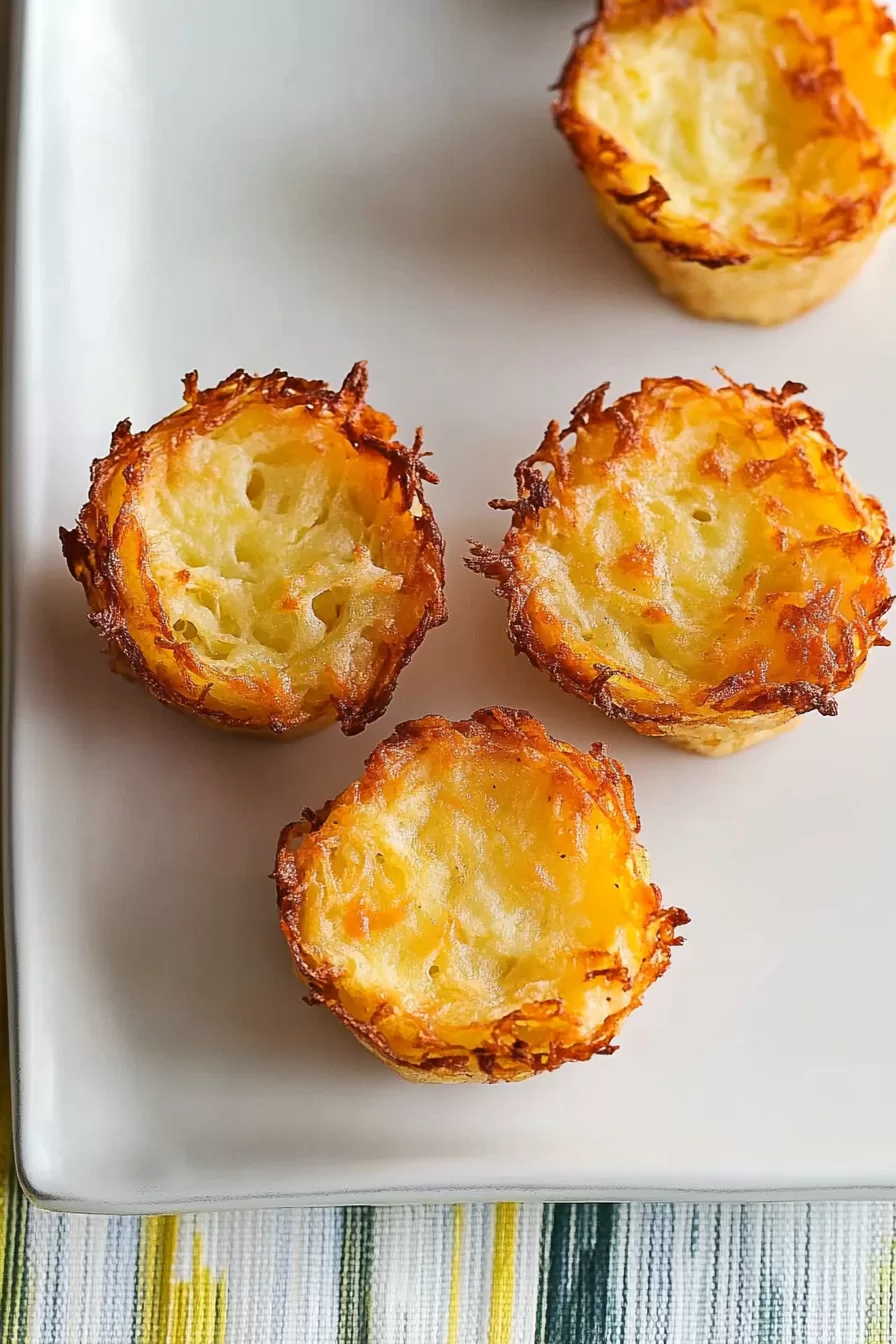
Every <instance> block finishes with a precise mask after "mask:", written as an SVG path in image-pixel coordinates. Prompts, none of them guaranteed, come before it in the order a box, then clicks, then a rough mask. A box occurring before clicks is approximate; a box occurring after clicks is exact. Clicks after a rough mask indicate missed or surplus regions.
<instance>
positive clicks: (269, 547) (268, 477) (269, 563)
mask: <svg viewBox="0 0 896 1344" xmlns="http://www.w3.org/2000/svg"><path fill="white" fill-rule="evenodd" d="M386 495H387V487H386V481H385V468H383V469H378V468H377V467H375V466H374V467H371V465H370V461H369V459H366V460H362V459H361V458H360V457H359V455H358V454H357V453H356V451H355V450H354V449H353V448H352V446H351V445H350V444H349V443H348V442H347V441H346V440H345V439H344V438H343V437H342V436H341V435H340V434H338V433H337V432H336V431H335V430H334V429H333V428H332V427H331V426H329V425H327V424H326V423H322V422H321V420H320V419H319V418H318V417H312V416H311V415H309V414H308V413H307V412H305V411H304V410H301V409H297V410H289V411H286V412H282V413H277V414H276V415H275V414H273V413H268V414H267V415H266V416H264V418H260V416H259V414H258V413H257V412H254V411H250V412H244V413H243V414H242V415H240V416H238V417H237V418H236V419H235V420H234V421H232V422H231V423H230V424H228V425H227V426H226V427H224V428H222V429H221V430H219V431H217V432H215V433H212V434H209V435H208V436H206V437H197V438H194V439H192V440H191V441H190V442H189V443H188V444H187V445H185V446H183V447H180V448H179V449H178V451H177V453H176V454H172V455H170V456H168V457H167V458H163V459H161V460H160V461H159V463H158V465H154V466H153V468H152V475H151V477H150V479H149V480H148V481H147V482H146V483H145V485H144V487H143V488H142V490H141V492H140V496H139V503H138V505H137V513H138V520H139V522H140V523H141V525H142V527H143V529H144V532H145V534H146V536H147V539H148V542H149V565H150V569H151V572H152V574H153V576H154V577H155V579H156V582H157V584H158V585H159V587H160V590H161V591H162V592H163V593H164V601H165V605H166V609H167V615H168V620H169V623H170V625H171V626H172V628H173V630H174V632H175V634H176V635H177V636H179V637H180V639H181V640H183V641H185V642H186V643H189V644H190V645H192V646H193V648H194V649H195V651H196V652H197V653H198V654H199V656H200V657H202V658H203V659H208V660H211V661H213V662H214V663H216V664H219V665H220V666H221V670H223V671H224V672H226V673H227V674H228V675H234V676H235V675H244V676H253V677H254V676H261V677H265V676H267V675H270V674H271V673H272V672H273V673H275V674H277V675H279V676H280V677H281V678H284V679H285V680H286V681H287V682H291V683H294V684H295V685H296V686H302V685H307V684H308V683H311V682H314V681H316V680H319V679H320V678H321V677H322V676H325V675H328V674H330V675H331V677H332V681H333V685H332V687H331V688H330V689H331V690H333V691H338V688H339V686H340V684H343V683H346V682H349V681H351V679H352V678H353V677H354V676H357V675H358V674H359V673H360V674H363V673H364V672H366V671H367V670H368V668H369V665H370V664H371V662H372V660H373V658H374V652H375V642H376V639H377V637H379V636H381V635H382V633H383V631H384V630H391V631H393V632H394V631H395V630H396V629H402V628H403V624H404V622H405V621H406V620H407V613H406V612H404V613H403V610H402V609H403V607H406V603H403V602H402V597H401V589H402V582H403V580H402V576H401V572H400V571H401V562H400V558H399V556H400V552H399V550H398V547H399V545H400V543H401V542H402V541H403V540H406V539H407V536H408V535H409V533H410V531H411V529H412V526H413V525H412V523H411V520H410V519H409V518H407V516H406V515H402V512H401V510H400V509H398V508H397V507H396V504H395V501H394V500H392V501H389V500H388V499H387V498H386Z"/></svg>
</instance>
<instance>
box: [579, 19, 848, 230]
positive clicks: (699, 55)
mask: <svg viewBox="0 0 896 1344" xmlns="http://www.w3.org/2000/svg"><path fill="white" fill-rule="evenodd" d="M791 8H792V7H790V6H788V5H785V4H780V5H777V6H775V5H771V4H769V3H768V0H764V2H763V3H762V4H761V5H760V4H756V3H753V4H749V3H748V4H744V3H742V2H741V0H714V2H711V3H708V4H706V5H695V6H694V7H692V8H691V9H689V10H687V11H684V12H681V13H678V14H672V15H667V16H665V17H664V18H662V19H660V20H659V21H658V22H655V23H651V24H648V25H643V26H642V25H633V26H631V27H627V28H626V27H615V28H612V27H611V31H610V32H609V33H607V35H606V52H605V55H604V57H603V58H602V59H601V60H600V62H599V63H598V64H597V65H595V66H594V67H591V68H587V69H586V70H585V71H584V72H583V75H582V77H581V82H580V86H579V88H578V91H577V102H578V104H579V107H580V109H581V111H582V112H583V113H584V114H585V115H586V116H587V117H588V118H589V119H590V120H591V121H593V122H594V123H595V124H597V125H599V126H600V127H602V128H604V129H606V130H607V131H608V132H609V133H610V135H611V136H612V137H613V139H614V140H616V141H617V142H618V143H620V144H622V145H624V146H625V148H626V150H627V151H628V153H629V156H630V158H631V159H633V160H634V161H635V162H636V163H638V164H640V165H643V170H644V186H645V187H646V185H647V180H648V177H649V175H650V174H651V173H652V174H653V175H654V176H656V177H657V178H658V179H659V180H660V181H661V182H662V184H663V186H664V187H665V189H666V190H667V191H668V192H669V195H670V201H669V202H668V204H667V205H666V206H665V207H664V210H665V211H666V212H674V213H676V214H679V215H681V216H684V217H689V218H698V219H704V220H707V221H709V222H711V223H712V224H713V225H714V226H715V227H716V228H717V229H718V230H719V231H720V232H721V233H722V234H723V235H724V236H726V237H729V238H732V239H734V240H735V241H737V242H739V243H741V244H743V245H748V244H749V243H750V242H751V241H752V238H751V234H752V233H756V234H759V235H760V236H761V237H763V238H765V239H768V240H770V241H778V242H780V241H786V240H788V239H790V238H792V237H794V236H795V235H796V234H797V233H799V232H800V231H801V230H802V229H803V228H804V227H805V224H806V220H807V218H808V215H809V214H813V215H814V214H823V212H824V210H825V209H827V208H828V206H829V204H830V202H831V200H834V199H836V200H842V199H843V198H849V197H850V196H854V195H855V194H856V192H857V191H858V190H859V189H860V186H857V183H858V184H861V179H862V172H863V164H862V162H861V159H860V155H859V152H858V150H857V148H856V144H855V140H854V138H851V137H850V136H849V135H848V134H846V133H845V132H844V130H843V129H842V128H841V127H838V124H837V120H836V119H835V118H834V117H832V115H831V114H830V112H828V111H827V110H826V109H825V108H824V106H823V103H822V100H821V97H820V94H819V92H818V90H815V91H810V89H809V88H808V87H806V86H804V87H803V88H802V89H801V91H800V92H799V93H798V94H797V93H796V92H795V91H794V88H793V85H792V83H789V82H788V78H787V75H786V74H785V70H789V71H797V70H799V69H800V68H802V67H805V66H807V65H809V66H810V68H811V66H814V67H816V68H817V67H818V65H819V62H821V63H822V64H823V63H824V60H825V57H824V54H823V51H822V49H821V48H820V47H818V44H817V43H816V42H814V41H813V37H814V36H815V35H814V34H813V33H812V32H811V31H810V30H811V26H812V17H811V15H810V16H807V15H806V14H805V13H802V14H801V15H800V16H799V18H798V19H796V20H794V19H793V18H791V17H790V11H791ZM807 24H808V27H807ZM782 66H783V67H784V68H783V69H782Z"/></svg>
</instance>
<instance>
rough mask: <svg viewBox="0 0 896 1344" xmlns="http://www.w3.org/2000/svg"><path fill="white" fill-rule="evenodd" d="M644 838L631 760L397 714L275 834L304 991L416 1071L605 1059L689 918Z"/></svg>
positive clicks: (512, 720)
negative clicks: (317, 802)
mask: <svg viewBox="0 0 896 1344" xmlns="http://www.w3.org/2000/svg"><path fill="white" fill-rule="evenodd" d="M638 829H639V822H638V817H637V814H636V812H635V808H634V801H633V795H632V785H631V780H630V779H629V777H628V776H627V775H626V773H625V771H624V770H623V768H622V766H621V765H619V764H618V762H616V761H614V760H613V759H612V758H611V757H610V756H608V755H607V754H606V753H605V752H604V750H603V748H602V747H600V746H599V745H596V746H594V747H593V748H592V750H591V754H590V755H589V754H587V753H585V752H583V751H579V750H578V749H577V748H575V747H572V746H569V745H568V744H567V743H565V742H557V741H555V740H554V739H553V738H552V737H550V736H549V735H548V733H547V732H546V731H545V729H544V728H543V726H542V725H541V724H540V723H539V722H538V721H537V720H536V719H534V718H532V716H531V715H529V714H526V713H524V712H523V711H521V710H510V709H483V710H479V711H478V712H477V713H475V714H474V715H473V717H472V718H471V719H469V720H466V721H464V722H461V723H450V722H448V720H446V719H443V718H440V717H438V716H436V715H433V716H430V717H428V718H424V719H419V720H417V721H415V722H411V723H403V724H401V725H399V727H398V728H397V729H396V730H395V732H394V733H393V735H392V736H391V737H389V738H387V739H386V741H384V742H382V743H381V744H380V745H379V746H378V747H377V748H376V750H375V751H374V752H373V754H372V755H371V756H370V758H369V760H368V761H367V764H366V768H365V770H364V773H363V775H362V776H361V778H360V779H359V780H358V782H357V783H355V784H352V785H350V787H349V788H347V789H346V790H345V791H344V792H343V793H342V794H340V796H339V797H338V798H337V799H336V800H335V802H332V803H328V804H327V805H326V806H325V807H324V808H323V809H322V810H321V811H320V812H317V813H315V812H311V811H308V812H306V813H305V817H304V820H302V821H300V822H296V823H293V824H291V825H289V826H287V827H286V828H285V829H284V831H283V832H282V834H281V836H280V842H279V846H278V852H277V862H276V870H275V878H276V882H277V891H278V898H279V905H280V922H281V927H282V929H283V933H284V935H285V937H286V940H287V942H288V944H289V947H290V950H291V952H292V956H293V958H294V961H295V966H296V969H297V971H298V973H299V974H300V975H301V976H302V977H303V979H304V980H305V981H306V982H307V983H308V985H309V987H310V992H309V995H308V999H307V1001H308V1002H309V1003H322V1004H325V1005H326V1007H327V1008H329V1009H330V1011H331V1012H333V1013H334V1014H335V1015H336V1016H337V1017H338V1018H339V1019H340V1020H341V1021H342V1022H343V1023H344V1024H345V1025H346V1026H347V1027H348V1028H349V1030H350V1031H352V1032H353V1033H354V1034H355V1035H356V1036H357V1037H358V1039H359V1040H360V1041H362V1042H363V1044H364V1045H365V1046H367V1047H368V1049H370V1050H371V1051H372V1052H373V1053H374V1054H375V1055H377V1056H378V1057H379V1058H380V1059H382V1060H383V1061H384V1062H385V1063H387V1064H389V1065H390V1066H391V1067H392V1068H393V1069H395V1070H396V1071H397V1072H398V1073H400V1074H402V1076H404V1077H406V1078H409V1079H411V1080H412V1081H414V1082H432V1083H436V1082H501V1081H513V1080H517V1079H521V1078H528V1077H530V1076H531V1075H532V1074H536V1073H541V1072H544V1071H546V1070H550V1069H556V1068H558V1067H559V1066H560V1065H561V1064H563V1063H565V1062H566V1061H567V1060H574V1059H575V1060H584V1059H588V1058H589V1057H590V1056H591V1055H594V1054H608V1053H610V1052H611V1051H612V1050H613V1049H614V1048H615V1047H614V1046H613V1043H612V1042H613V1038H614V1036H615V1034H616V1031H617V1029H618V1027H619V1025H620V1023H621V1021H622V1020H623V1018H624V1017H625V1016H626V1015H627V1014H628V1013H630V1012H631V1011H632V1010H633V1009H634V1008H636V1007H637V1006H638V1004H639V1003H640V1001H641V997H642V995H643V994H644V991H645V990H646V989H647V987H648V986H649V985H650V984H651V983H652V982H653V981H654V980H656V979H657V977H658V976H660V975H661V974H662V973H663V971H665V969H666V967H667V965H668V962H669V957H670V949H671V948H672V947H673V946H674V945H675V944H676V943H678V942H680V941H681V940H680V938H679V937H678V936H677V933H676V930H677V928H678V926H679V925H680V924H682V923H685V922H687V916H686V915H685V914H684V913H683V912H682V911H681V910H676V909H669V910H664V909H662V908H661V903H660V892H659V889H658V888H657V887H655V886H653V885H652V884H651V882H650V880H649V876H650V874H649V865H648V861H647V856H646V854H645V852H644V850H643V848H642V847H641V845H640V844H639V843H638V841H637V838H636V837H637V833H638Z"/></svg>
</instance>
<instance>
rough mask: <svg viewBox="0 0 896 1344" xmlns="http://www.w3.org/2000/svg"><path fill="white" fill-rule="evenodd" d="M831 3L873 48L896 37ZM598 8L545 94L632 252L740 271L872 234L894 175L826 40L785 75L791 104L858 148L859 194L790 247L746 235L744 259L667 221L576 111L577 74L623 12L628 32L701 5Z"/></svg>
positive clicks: (693, 229)
mask: <svg viewBox="0 0 896 1344" xmlns="http://www.w3.org/2000/svg"><path fill="white" fill-rule="evenodd" d="M834 3H835V4H836V5H839V6H840V7H841V8H844V9H849V10H850V11H851V12H853V13H854V15H855V22H856V23H857V24H860V25H862V26H864V27H866V28H868V30H869V32H871V33H872V34H873V36H874V37H875V38H877V39H879V38H880V36H881V35H882V34H884V33H889V32H894V31H896V28H894V25H893V23H892V21H891V20H890V18H889V16H888V15H887V14H886V13H885V12H884V11H883V10H882V9H880V8H879V7H878V6H877V5H875V4H874V3H871V2H870V0H834ZM598 8H599V12H598V14H597V17H596V18H594V19H590V20H589V21H588V22H586V23H583V24H581V25H580V26H579V27H578V28H577V29H576V30H575V32H574V34H573V45H572V50H571V51H570V54H569V56H568V58H567V60H566V63H565V65H564V66H563V69H562V71H561V72H560V76H559V78H558V80H557V83H556V85H555V86H554V87H555V90H556V93H557V97H556V99H555V101H554V104H553V114H554V121H555V123H556V125H557V128H558V130H560V131H561V132H562V134H563V135H564V136H565V137H566V140H567V141H568V143H569V146H570V148H571V150H572V152H573V156H574V158H575V160H576V163H577V164H578V166H579V168H581V169H582V171H583V172H585V173H586V174H587V176H588V178H589V180H590V181H591V183H592V185H593V186H594V187H595V188H596V189H597V190H598V191H600V192H603V193H604V194H605V195H606V196H607V197H608V198H609V199H610V200H611V201H612V202H613V203H614V205H615V207H616V209H617V212H618V220H619V222H620V224H621V226H622V228H623V229H624V231H625V233H626V234H627V236H628V237H629V238H630V239H631V241H632V242H633V243H653V244H656V245H657V246H658V247H660V248H662V250H663V251H664V252H665V253H667V255H669V256H671V257H676V258H678V260H680V261H686V262H695V263H697V264H698V265H700V266H706V267H708V268H710V269H715V268H718V267H722V266H743V265H745V264H746V263H747V262H750V261H754V260H757V259H759V258H761V257H762V256H763V255H768V254H769V253H776V254H779V255H788V256H791V257H793V258H799V257H806V256H813V255H816V256H817V255H820V254H823V253H825V252H828V251H829V250H830V249H831V248H834V247H836V246H838V245H839V244H840V243H845V242H848V241H850V240H855V239H858V238H860V237H862V236H863V235H865V234H867V233H869V232H870V231H872V230H873V229H875V228H877V227H878V226H879V223H880V215H881V212H882V210H883V209H884V207H885V206H888V201H889V193H890V189H891V188H892V186H893V183H894V180H896V165H894V164H893V163H892V161H891V160H890V158H889V156H888V155H887V154H886V152H885V150H884V147H883V145H882V144H881V141H880V139H879V137H878V135H877V134H876V133H875V131H874V130H873V129H872V127H871V126H869V125H868V123H867V121H866V120H865V118H864V116H863V114H862V111H861V109H860V107H859V106H858V105H857V103H856V101H855V100H854V98H853V96H852V94H851V93H850V90H849V89H848V87H847V85H846V81H845V78H844V75H843V72H842V70H841V69H840V68H839V66H838V65H837V63H836V59H835V54H834V47H833V43H832V42H831V40H830V39H829V38H827V37H819V38H817V39H815V40H814V53H813V57H812V58H807V60H806V62H805V63H804V64H803V65H801V66H800V67H799V68H797V69H795V70H792V71H786V72H784V73H785V74H786V75H787V77H788V83H789V84H790V88H791V91H792V92H793V94H794V96H795V97H798V98H813V99H815V100H816V101H817V102H819V103H820V105H821V106H822V107H823V108H824V110H825V112H826V113H827V116H828V118H829V120H830V122H831V125H832V126H836V127H837V129H838V131H839V132H840V133H841V134H843V135H847V136H849V137H850V138H851V139H853V140H854V141H855V142H856V143H857V144H859V145H861V146H862V147H863V150H864V152H863V176H864V179H865V190H864V191H863V192H862V194H861V195H859V196H857V197H855V198H849V199H843V198H836V199H834V198H832V199H831V204H830V208H829V210H827V211H826V212H825V213H824V215H823V217H822V219H821V221H820V222H819V225H818V227H817V228H816V229H815V230H814V231H812V230H810V231H808V232H806V233H805V235H804V236H803V237H798V236H795V237H794V239H793V240H792V241H790V242H787V241H774V240H772V239H766V238H763V237H761V236H760V235H759V234H756V233H755V232H754V233H753V234H752V235H751V239H750V247H749V249H747V250H745V249H744V248H743V247H738V246H736V245H735V244H734V243H733V242H732V240H730V239H727V238H725V237H724V236H723V235H722V234H721V233H719V232H718V231H717V230H716V229H715V228H713V227H712V225H711V224H710V223H709V222H708V221H707V220H705V219H700V218H697V217H688V216H680V215H673V216H671V217H669V216H668V215H667V214H666V213H665V212H664V208H663V207H664V206H665V205H666V203H667V202H668V201H669V199H670V196H669V193H668V191H667V190H666V188H665V187H664V186H663V184H662V182H661V181H660V180H659V179H658V178H657V177H655V176H654V175H653V174H649V181H648V184H647V186H646V187H644V185H643V183H644V171H645V166H644V165H643V164H638V163H637V162H636V161H635V160H634V159H632V157H631V155H630V154H629V152H628V150H627V149H626V148H625V145H624V144H621V143H620V142H619V141H618V140H615V139H614V138H613V136H611V135H610V134H609V133H608V132H606V131H604V130H603V129H602V128H601V127H600V126H598V125H596V124H595V123H594V122H592V121H591V120H589V119H588V118H587V117H585V116H584V115H583V114H582V113H581V112H580V111H579V109H578V107H577V87H578V81H579V78H580V77H581V75H582V73H583V72H584V71H585V70H586V69H587V68H588V67H590V66H594V65H597V64H599V62H600V59H601V55H602V52H603V50H604V44H605V40H606V35H607V33H608V31H609V30H610V28H611V26H612V22H613V19H614V18H616V17H617V16H618V15H619V14H620V13H621V12H622V10H623V9H625V11H626V12H627V13H628V14H631V15H632V20H633V23H641V24H643V25H644V26H647V25H649V24H652V23H659V22H662V21H663V20H664V19H671V18H674V17H675V16H676V15H680V14H682V13H684V12H686V11H687V10H689V9H696V10H701V11H702V9H703V5H702V3H701V0H627V3H625V4H622V3H620V0H604V3H602V4H599V6H598ZM792 21H793V22H794V24H795V25H797V29H798V31H801V33H803V35H805V33H804V30H802V28H801V25H800V20H799V16H798V14H796V13H795V14H794V15H793V16H792ZM707 22H710V20H709V19H707ZM891 65H892V63H891ZM891 77H892V79H893V81H894V85H896V69H891Z"/></svg>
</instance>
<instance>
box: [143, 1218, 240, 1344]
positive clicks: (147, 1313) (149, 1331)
mask: <svg viewBox="0 0 896 1344" xmlns="http://www.w3.org/2000/svg"><path fill="white" fill-rule="evenodd" d="M179 1223H180V1220H179V1219H178V1218H177V1216H176V1215H174V1214H166V1215H164V1216H156V1217H151V1218H144V1219H142V1220H141V1224H140V1250H139V1254H138V1261H137V1299H138V1302H139V1303H140V1306H139V1307H138V1313H139V1314H138V1320H139V1333H138V1336H137V1338H138V1340H139V1342H140V1344H223V1340H224V1330H225V1326H226V1322H227V1286H226V1278H225V1275H224V1274H223V1273H222V1274H221V1275H220V1277H219V1278H217V1279H216V1278H215V1277H214V1275H213V1274H212V1272H211V1270H210V1269H209V1268H208V1267H207V1266H206V1265H205V1264H204V1263H203V1254H202V1237H201V1235H200V1233H199V1232H194V1233H193V1247H192V1262H191V1266H190V1278H189V1279H175V1278H174V1257H175V1254H176V1252H177V1237H178V1231H179Z"/></svg>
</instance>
